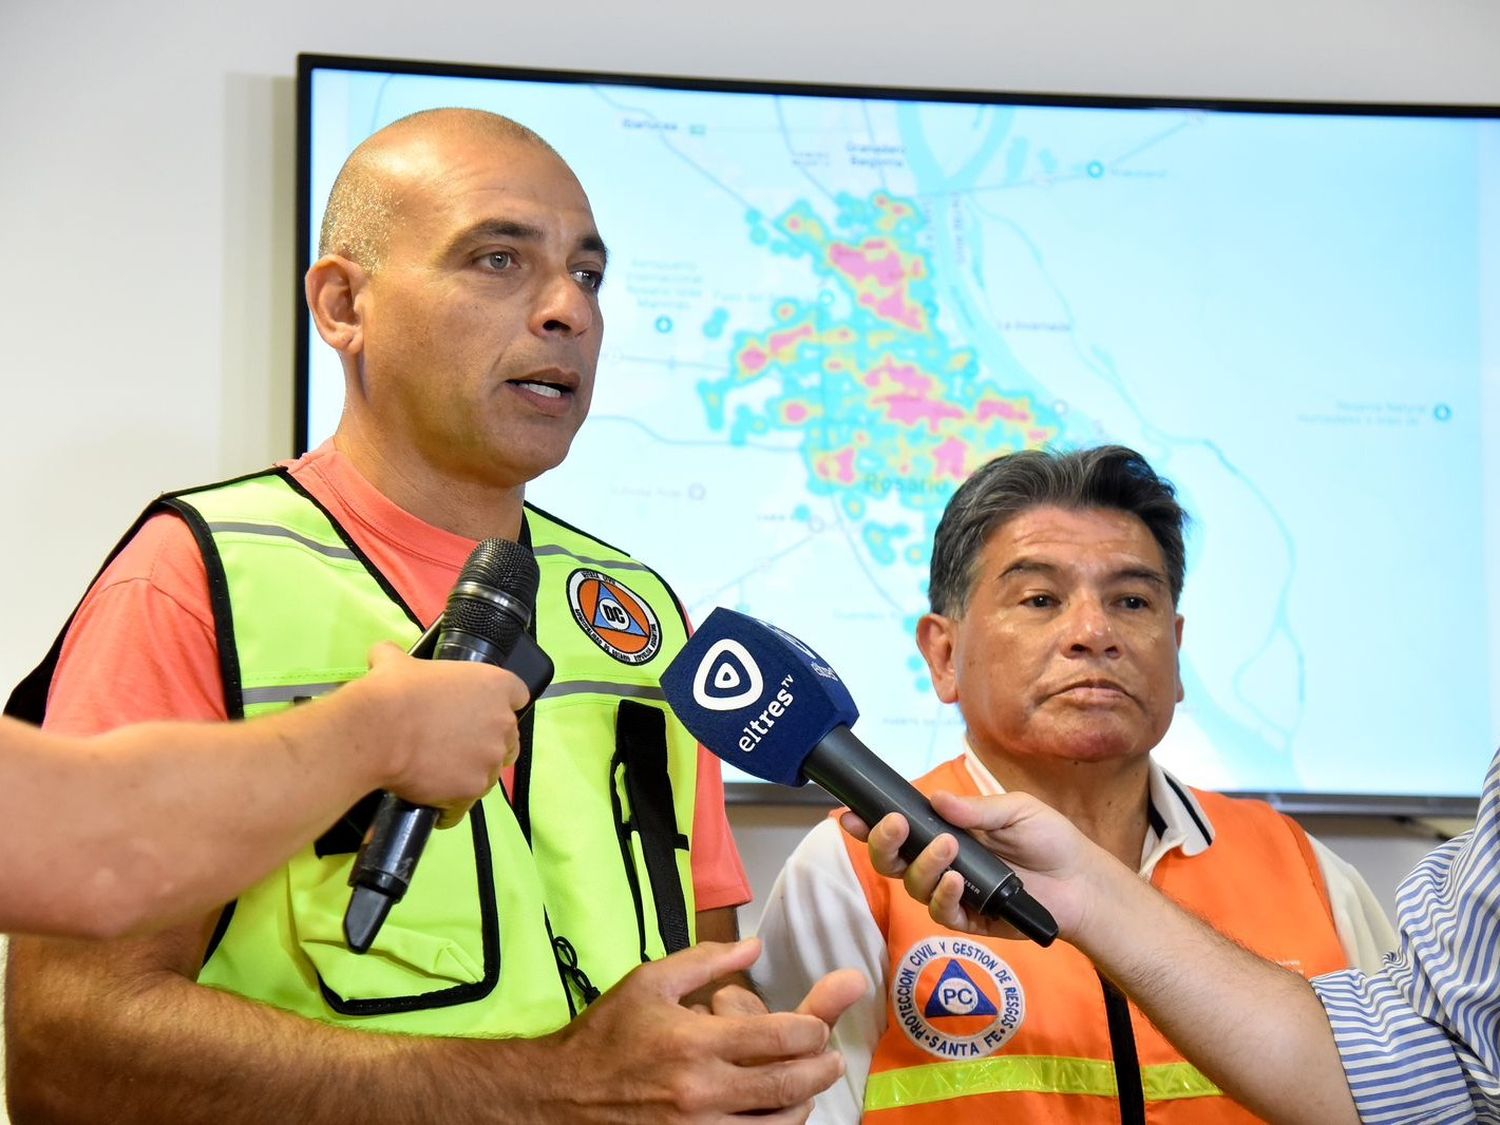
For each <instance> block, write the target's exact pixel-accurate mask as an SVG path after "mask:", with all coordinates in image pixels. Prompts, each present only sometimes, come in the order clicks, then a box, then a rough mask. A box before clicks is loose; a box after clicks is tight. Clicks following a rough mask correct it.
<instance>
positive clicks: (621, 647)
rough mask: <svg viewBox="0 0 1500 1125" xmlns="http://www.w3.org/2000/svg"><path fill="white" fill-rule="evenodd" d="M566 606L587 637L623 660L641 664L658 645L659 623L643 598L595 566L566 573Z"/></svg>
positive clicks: (650, 655) (654, 651)
mask: <svg viewBox="0 0 1500 1125" xmlns="http://www.w3.org/2000/svg"><path fill="white" fill-rule="evenodd" d="M568 606H569V608H570V609H572V611H573V620H574V621H576V622H578V627H579V628H580V629H582V630H583V631H584V632H585V633H586V634H588V637H589V639H590V640H591V641H593V642H594V643H595V644H596V645H598V646H599V647H600V648H602V649H603V650H604V651H605V652H607V653H609V655H610V656H613V657H614V658H615V659H616V660H618V661H620V662H621V663H622V664H644V663H646V661H648V660H650V659H651V658H652V657H653V656H655V655H656V653H657V650H658V649H660V648H661V623H660V622H659V621H657V619H656V614H655V612H653V611H652V609H651V607H650V606H649V605H647V604H646V601H645V599H644V598H642V597H640V596H639V595H638V594H636V593H635V592H634V591H633V590H631V589H630V588H629V587H627V586H625V585H624V584H622V583H621V582H619V581H617V580H616V579H614V578H610V577H608V576H606V575H603V574H600V573H599V572H598V571H597V570H575V571H574V572H573V573H572V574H570V575H568Z"/></svg>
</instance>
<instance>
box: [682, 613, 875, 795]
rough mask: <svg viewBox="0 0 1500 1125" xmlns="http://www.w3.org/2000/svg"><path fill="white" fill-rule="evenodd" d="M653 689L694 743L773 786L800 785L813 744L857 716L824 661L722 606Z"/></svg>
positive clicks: (781, 634) (785, 636) (782, 635)
mask: <svg viewBox="0 0 1500 1125" xmlns="http://www.w3.org/2000/svg"><path fill="white" fill-rule="evenodd" d="M661 686H662V690H663V691H664V692H665V693H666V696H667V703H668V704H669V705H670V706H671V708H672V710H673V711H674V712H675V713H676V715H677V717H678V718H679V719H680V720H681V721H682V725H683V726H685V727H687V729H688V730H689V731H691V732H692V733H693V736H694V737H695V738H697V739H698V741H699V742H701V743H703V745H704V746H707V747H708V748H709V749H710V750H712V751H713V752H714V753H715V754H717V755H718V756H719V757H720V758H723V759H724V761H726V762H728V763H729V764H730V765H732V766H735V767H737V768H738V769H741V770H744V771H745V772H746V773H748V774H751V775H752V776H754V777H758V778H760V779H762V780H763V781H771V782H775V783H776V784H778V785H793V786H795V785H804V784H806V782H807V778H805V777H804V776H802V763H803V762H804V761H805V760H806V759H807V756H808V754H810V753H811V752H812V750H813V747H815V746H816V745H817V744H818V743H819V741H821V740H822V738H823V736H824V735H826V734H827V733H828V732H829V731H831V730H832V729H833V728H834V727H836V726H846V727H847V726H852V725H853V724H854V721H855V720H856V719H858V718H859V709H858V708H856V707H855V706H854V700H853V699H852V698H850V695H849V691H848V689H847V688H845V687H844V682H843V681H842V680H840V679H839V677H838V674H837V673H835V672H834V670H833V669H832V668H831V667H829V666H828V663H827V661H825V660H824V659H823V658H822V657H820V656H819V655H818V654H817V653H815V652H814V651H813V650H812V649H810V648H808V647H807V645H805V644H803V643H802V642H801V641H799V640H798V639H797V638H796V637H793V636H792V635H791V634H790V633H785V632H782V631H781V630H780V629H777V628H776V627H775V626H772V625H767V624H766V623H764V622H762V621H757V620H756V619H755V618H753V617H747V616H745V615H744V614H743V613H736V612H734V611H733V610H730V609H724V608H722V607H721V608H719V609H716V610H714V611H713V612H712V613H710V614H709V615H708V617H707V619H706V620H705V621H704V622H703V624H702V625H700V626H699V627H698V630H697V632H695V633H694V634H693V636H692V637H691V639H689V641H688V643H687V645H686V646H685V647H684V648H683V650H682V651H681V652H680V653H678V654H677V658H676V659H675V660H673V661H672V663H671V664H670V665H668V666H667V670H666V671H665V672H663V673H662V677H661Z"/></svg>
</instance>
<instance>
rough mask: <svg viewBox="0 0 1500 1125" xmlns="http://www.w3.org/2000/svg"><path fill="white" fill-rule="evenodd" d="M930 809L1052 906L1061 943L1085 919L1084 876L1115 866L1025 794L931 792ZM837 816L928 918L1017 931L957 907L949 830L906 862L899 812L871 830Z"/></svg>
mask: <svg viewBox="0 0 1500 1125" xmlns="http://www.w3.org/2000/svg"><path fill="white" fill-rule="evenodd" d="M932 807H933V808H934V809H936V810H937V813H938V815H939V816H941V817H942V818H943V819H944V820H946V821H948V822H949V823H950V824H953V825H954V826H955V827H958V828H966V829H969V830H970V833H971V835H973V836H974V838H975V839H977V840H978V841H979V842H980V843H981V844H983V845H984V846H985V847H986V848H988V849H989V850H990V851H992V852H994V853H995V854H996V855H998V856H999V857H1000V858H1001V859H1003V860H1005V862H1006V863H1008V864H1010V866H1011V867H1012V868H1014V869H1015V872H1016V874H1017V875H1019V876H1020V877H1021V880H1022V882H1024V883H1025V884H1026V890H1027V892H1028V893H1029V894H1030V895H1031V896H1032V897H1033V898H1035V899H1036V900H1037V901H1038V902H1040V903H1041V904H1042V905H1043V906H1045V907H1046V908H1047V909H1048V910H1049V911H1051V912H1052V916H1053V917H1054V918H1055V919H1057V925H1058V930H1059V932H1060V934H1061V936H1062V937H1063V938H1064V939H1066V940H1069V941H1072V940H1074V939H1075V938H1076V937H1077V935H1078V934H1079V933H1080V932H1081V930H1082V928H1083V927H1084V926H1085V925H1086V923H1087V920H1088V911H1089V907H1090V905H1091V904H1092V902H1093V899H1094V895H1093V894H1092V892H1091V885H1092V881H1094V880H1095V879H1096V878H1097V877H1098V876H1099V874H1100V873H1101V872H1102V871H1103V870H1104V865H1105V864H1112V865H1113V866H1114V867H1120V865H1119V864H1118V863H1116V862H1115V860H1114V859H1113V858H1112V857H1110V856H1109V855H1107V854H1106V853H1105V852H1104V851H1102V850H1101V849H1100V848H1098V847H1097V846H1095V845H1094V844H1093V843H1092V842H1090V841H1089V839H1088V838H1087V837H1085V836H1084V835H1083V833H1082V832H1080V831H1078V829H1077V828H1075V827H1074V826H1073V824H1072V822H1070V821H1069V820H1068V819H1067V818H1066V817H1064V816H1063V815H1062V814H1061V813H1059V812H1057V811H1056V810H1054V809H1052V808H1050V807H1049V806H1047V805H1045V804H1043V803H1042V802H1041V801H1039V800H1037V799H1036V798H1035V797H1032V796H1030V795H1028V794H1026V793H1005V794H1002V795H1000V796H994V797H956V796H954V795H953V794H952V793H935V794H934V795H933V797H932ZM839 822H840V823H841V824H842V825H843V826H844V828H845V830H846V831H848V832H849V833H850V834H851V835H853V836H854V837H856V838H857V839H861V840H866V841H867V843H868V845H869V849H870V862H871V864H873V865H874V867H875V870H876V871H879V872H880V873H881V874H882V875H888V876H890V877H892V878H899V879H901V881H902V882H903V883H904V884H905V886H906V890H907V893H908V894H910V895H911V896H912V897H913V898H914V899H916V900H917V901H918V902H924V903H926V904H927V912H928V913H929V914H930V915H932V919H933V921H935V922H938V923H940V924H941V925H944V926H947V927H948V928H949V929H952V930H961V931H963V932H965V933H970V934H981V935H985V936H989V937H1000V938H1015V937H1019V936H1020V935H1019V934H1018V933H1017V932H1016V931H1015V929H1014V928H1012V927H1011V926H1010V925H1009V924H1008V923H1006V922H1003V921H1001V920H999V919H996V918H986V917H984V916H983V915H981V914H977V913H975V912H973V911H971V910H969V909H968V908H967V907H965V906H964V905H963V903H962V901H961V898H962V895H963V888H964V882H963V877H962V876H961V875H959V874H958V872H956V871H952V870H950V869H949V865H950V864H952V863H953V861H954V860H955V859H956V858H957V857H958V841H957V840H955V839H954V838H953V836H951V835H950V834H948V833H944V834H943V835H941V836H939V837H937V839H935V840H933V842H932V843H931V844H929V845H928V846H927V847H926V848H925V849H923V851H922V853H921V854H920V855H919V856H917V858H916V859H914V860H913V861H912V862H911V863H910V864H908V863H907V862H906V861H905V860H903V859H902V858H901V856H900V854H899V853H898V849H899V848H900V847H901V845H902V843H903V842H905V840H906V835H907V831H908V827H907V823H906V818H905V817H903V816H901V815H900V814H899V813H891V814H890V815H889V816H886V817H884V818H882V819H881V820H880V822H879V823H878V824H876V825H875V826H874V827H873V828H870V827H867V826H866V825H865V823H864V822H863V821H862V820H860V819H859V817H857V816H855V815H854V814H853V813H849V812H846V813H844V814H843V816H842V817H840V820H839ZM1120 870H1121V871H1123V870H1124V868H1120Z"/></svg>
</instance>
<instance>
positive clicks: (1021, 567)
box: [1000, 558, 1057, 582]
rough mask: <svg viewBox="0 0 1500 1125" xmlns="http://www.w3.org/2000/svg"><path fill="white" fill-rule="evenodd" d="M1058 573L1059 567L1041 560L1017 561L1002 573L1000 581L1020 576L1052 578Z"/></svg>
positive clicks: (1023, 559)
mask: <svg viewBox="0 0 1500 1125" xmlns="http://www.w3.org/2000/svg"><path fill="white" fill-rule="evenodd" d="M1056 573H1057V567H1055V566H1053V565H1052V564H1051V563H1046V562H1042V561H1041V560H1040V559H1025V558H1022V559H1017V560H1016V561H1015V562H1013V563H1011V564H1010V565H1009V566H1008V567H1006V568H1005V569H1004V570H1002V571H1001V572H1000V581H1001V582H1004V581H1005V580H1006V579H1007V578H1013V577H1015V576H1016V575H1018V574H1040V575H1042V576H1043V577H1051V576H1053V575H1055V574H1056Z"/></svg>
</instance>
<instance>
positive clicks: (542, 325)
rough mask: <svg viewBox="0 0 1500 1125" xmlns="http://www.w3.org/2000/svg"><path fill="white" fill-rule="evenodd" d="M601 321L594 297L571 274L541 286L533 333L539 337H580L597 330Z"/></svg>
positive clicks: (534, 309)
mask: <svg viewBox="0 0 1500 1125" xmlns="http://www.w3.org/2000/svg"><path fill="white" fill-rule="evenodd" d="M598 318H599V313H598V310H597V308H595V305H594V299H593V297H592V296H591V295H590V294H589V293H588V291H587V290H586V289H585V288H584V287H583V286H582V285H581V284H579V282H578V279H577V278H575V277H574V276H573V274H572V272H571V271H564V272H563V273H561V274H554V275H550V276H548V277H547V278H546V279H544V280H543V281H542V282H541V285H540V288H539V290H538V292H537V296H536V303H535V305H534V307H533V308H532V313H531V330H532V331H533V332H535V333H536V334H537V335H539V336H548V335H560V336H578V335H581V334H582V333H584V332H587V331H588V330H589V329H591V328H592V327H594V324H595V322H596V321H597V320H598Z"/></svg>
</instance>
